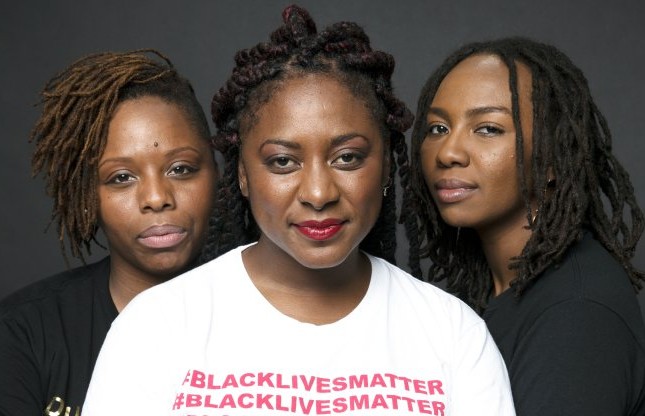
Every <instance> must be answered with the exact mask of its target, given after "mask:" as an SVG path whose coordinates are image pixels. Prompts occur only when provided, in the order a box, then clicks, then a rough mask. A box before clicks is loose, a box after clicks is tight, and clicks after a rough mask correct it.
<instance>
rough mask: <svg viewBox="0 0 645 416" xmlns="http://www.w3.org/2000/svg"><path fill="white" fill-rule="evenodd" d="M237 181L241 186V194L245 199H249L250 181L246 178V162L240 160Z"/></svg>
mask: <svg viewBox="0 0 645 416" xmlns="http://www.w3.org/2000/svg"><path fill="white" fill-rule="evenodd" d="M237 180H238V183H239V185H240V192H241V193H242V195H244V197H245V198H248V197H249V186H248V179H247V176H246V168H245V167H244V162H243V161H242V159H240V161H239V162H237Z"/></svg>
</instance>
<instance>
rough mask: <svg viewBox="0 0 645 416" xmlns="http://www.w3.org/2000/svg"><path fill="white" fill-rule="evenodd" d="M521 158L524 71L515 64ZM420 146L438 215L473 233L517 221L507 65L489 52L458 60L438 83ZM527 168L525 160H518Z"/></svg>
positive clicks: (526, 88)
mask: <svg viewBox="0 0 645 416" xmlns="http://www.w3.org/2000/svg"><path fill="white" fill-rule="evenodd" d="M517 72H518V91H519V110H520V120H521V124H522V129H523V133H524V143H525V147H524V159H525V160H527V161H529V160H530V156H531V134H532V115H533V106H532V102H531V73H530V71H529V69H528V68H527V67H526V66H525V65H524V64H522V63H518V64H517ZM426 121H427V134H426V137H425V139H424V141H423V142H422V144H421V159H422V169H423V174H424V177H425V182H426V184H427V186H428V189H429V191H430V193H431V195H432V198H433V199H434V201H435V203H436V205H437V207H438V209H439V212H440V213H441V216H442V218H443V219H444V221H445V222H446V223H448V224H449V225H452V226H454V227H468V228H474V229H476V230H478V231H479V232H485V231H487V230H488V231H491V230H492V231H494V230H502V231H503V230H504V229H506V228H508V227H518V226H525V225H526V223H527V221H526V207H525V205H524V201H523V199H522V195H521V192H520V182H519V174H518V170H517V162H516V157H517V152H516V142H515V139H516V133H517V132H516V129H515V126H514V124H513V117H512V106H511V92H510V87H509V71H508V68H507V67H506V65H504V63H503V62H502V61H501V60H500V59H499V58H498V57H497V56H494V55H475V56H472V57H469V58H467V59H465V60H463V61H462V62H461V63H459V64H458V65H457V66H455V68H454V69H453V70H452V71H450V72H449V73H448V75H447V76H446V77H445V78H444V80H443V81H442V82H441V84H440V86H439V89H438V90H437V93H436V95H435V97H434V99H433V101H432V104H431V106H430V110H429V112H428V114H427V120H426ZM525 165H526V166H527V172H529V171H528V167H529V165H530V162H527V163H525Z"/></svg>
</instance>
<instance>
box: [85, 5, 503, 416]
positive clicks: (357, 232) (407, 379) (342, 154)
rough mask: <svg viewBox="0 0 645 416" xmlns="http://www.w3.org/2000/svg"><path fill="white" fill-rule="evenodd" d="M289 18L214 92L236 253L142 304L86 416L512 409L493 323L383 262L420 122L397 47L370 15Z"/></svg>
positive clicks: (299, 13) (112, 345) (124, 327)
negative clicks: (367, 23)
mask: <svg viewBox="0 0 645 416" xmlns="http://www.w3.org/2000/svg"><path fill="white" fill-rule="evenodd" d="M283 19H284V25H283V26H281V27H280V28H279V29H277V30H276V31H274V32H273V34H272V35H271V39H270V41H269V42H266V43H260V44H258V45H257V46H256V47H254V48H252V49H248V50H243V51H241V52H239V53H238V54H237V56H236V64H237V65H236V67H235V68H234V70H233V74H232V76H231V78H230V79H229V80H228V82H227V83H226V85H225V86H224V87H223V88H221V89H220V90H219V92H218V93H217V94H216V95H215V97H214V99H213V105H212V112H213V118H214V120H215V123H216V125H217V128H218V133H217V136H216V138H217V140H216V142H217V143H216V144H217V146H219V148H220V149H221V150H222V152H223V154H224V155H225V158H226V166H225V174H224V177H223V179H222V182H221V184H222V186H221V187H220V189H218V192H222V194H220V193H218V198H219V201H218V205H219V206H218V207H217V209H216V214H217V215H216V216H215V219H216V223H215V224H214V227H215V228H214V230H211V234H209V235H210V236H212V237H214V238H213V239H212V241H211V242H210V243H211V245H210V246H209V247H211V248H212V250H213V251H212V253H213V256H217V255H219V254H221V253H224V252H226V251H227V252H226V253H224V254H222V255H221V256H220V257H218V258H216V259H215V260H212V261H210V262H209V263H207V264H205V265H203V266H201V267H199V268H196V269H194V270H192V271H191V272H188V273H186V274H185V275H184V276H180V277H179V278H177V279H174V280H173V281H171V282H168V283H166V284H164V285H160V286H157V287H155V288H152V289H151V290H150V291H147V292H146V293H144V294H142V297H138V298H137V299H136V300H135V301H134V302H133V303H131V304H130V305H129V306H128V309H127V310H126V311H125V313H124V314H122V316H120V317H119V318H118V319H117V321H116V322H115V324H114V325H113V327H112V329H111V330H110V333H109V334H108V337H107V340H106V344H105V345H104V347H103V349H102V351H101V354H100V357H99V360H98V362H97V366H96V369H95V372H94V375H93V377H92V382H91V383H90V388H89V391H88V398H87V401H86V403H85V407H84V411H85V412H86V415H90V416H93V415H104V414H110V413H111V412H113V411H115V410H117V409H118V412H119V413H120V414H128V415H130V414H131V415H135V414H136V415H140V414H186V413H193V414H208V415H213V416H214V415H217V416H222V415H231V416H233V415H264V416H267V415H284V414H298V415H303V414H352V415H359V414H379V415H400V414H402V413H405V414H434V415H443V414H450V415H473V414H479V415H482V414H483V415H496V416H498V415H513V414H514V410H513V403H512V400H511V396H510V387H509V385H508V379H507V375H506V372H505V368H504V365H503V361H502V359H501V357H500V355H499V352H498V351H497V350H496V348H495V345H494V342H493V340H492V338H490V335H489V334H488V333H487V331H486V325H485V323H484V322H483V321H482V320H481V319H480V318H479V317H477V316H476V314H475V313H474V312H473V311H472V310H471V309H470V308H468V307H467V306H466V305H465V304H463V303H462V302H460V301H459V300H458V299H456V298H455V297H453V296H450V295H448V294H447V293H445V292H443V291H442V290H440V289H437V288H434V287H433V286H431V285H430V284H428V283H425V282H421V281H419V280H416V279H414V278H413V277H412V276H410V275H408V274H407V273H405V272H403V271H402V270H400V269H398V268H396V267H395V266H393V265H392V264H391V263H388V262H387V261H385V260H383V259H382V258H385V259H391V260H393V257H394V248H395V237H394V231H395V221H396V214H395V211H394V198H395V195H394V191H393V189H392V186H391V183H392V178H393V175H394V174H395V172H396V171H397V170H398V172H399V174H400V175H399V177H400V179H401V181H402V182H403V183H406V182H407V154H406V146H405V142H404V136H403V132H404V131H405V130H406V129H407V128H408V127H409V126H410V124H411V123H412V115H411V113H410V112H409V111H408V110H407V108H406V107H405V106H404V105H403V103H401V102H400V101H399V100H397V99H396V98H395V97H394V95H393V93H392V87H391V81H390V77H391V74H392V71H393V67H394V62H393V60H392V57H391V56H390V55H388V54H385V53H383V52H380V51H374V50H372V48H371V47H370V44H369V38H368V37H367V36H366V34H365V33H364V32H363V30H362V29H361V28H360V27H359V26H358V25H356V24H355V23H349V22H341V23H337V24H334V25H332V26H330V27H328V28H327V29H326V30H324V31H322V32H320V33H318V32H317V31H316V26H315V24H314V22H313V21H312V19H311V17H310V16H309V15H308V14H307V12H306V11H304V10H302V9H300V8H298V7H296V6H290V7H288V8H286V9H285V11H284V12H283ZM239 244H243V245H242V246H239ZM238 246H239V247H238ZM229 250H230V251H229ZM132 345H136V347H135V348H134V349H133V348H131V346H132Z"/></svg>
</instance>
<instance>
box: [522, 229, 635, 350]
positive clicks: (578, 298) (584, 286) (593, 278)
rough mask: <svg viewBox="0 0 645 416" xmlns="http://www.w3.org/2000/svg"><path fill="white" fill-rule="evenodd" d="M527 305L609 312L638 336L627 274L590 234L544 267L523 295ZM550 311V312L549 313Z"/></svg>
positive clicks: (546, 308) (631, 289)
mask: <svg viewBox="0 0 645 416" xmlns="http://www.w3.org/2000/svg"><path fill="white" fill-rule="evenodd" d="M522 297H526V301H524V300H522V302H526V303H527V304H536V305H537V304H539V305H542V307H541V308H536V309H538V310H539V309H542V311H543V312H547V311H549V310H550V309H552V308H554V309H556V310H557V309H560V308H571V307H574V306H575V305H578V307H579V308H582V309H589V308H592V309H594V310H595V311H597V313H602V314H605V315H613V316H614V318H615V319H617V320H618V321H621V322H623V324H624V325H625V326H626V327H627V328H628V329H629V330H630V331H632V332H634V333H635V334H638V336H639V338H642V337H643V333H644V331H645V330H644V329H643V321H642V316H641V312H640V307H639V305H638V300H637V298H636V293H635V291H634V289H633V288H632V285H631V283H630V281H629V277H628V276H627V273H626V272H625V270H624V269H623V267H622V265H621V264H620V263H619V262H618V261H617V260H616V259H615V258H614V257H613V256H612V255H611V254H610V253H609V252H608V251H607V250H606V249H605V248H604V247H603V246H602V245H601V244H600V242H598V241H597V240H595V239H594V238H593V237H592V236H591V234H590V233H585V236H584V238H583V239H582V240H581V241H580V242H578V243H577V244H575V245H574V246H572V247H571V248H570V249H569V252H568V253H567V255H566V256H565V258H564V259H563V261H562V262H561V264H560V265H558V266H557V267H552V268H551V269H549V270H547V271H546V272H545V273H544V275H543V276H541V277H539V279H538V280H537V281H536V283H535V284H534V285H533V286H532V287H530V288H529V289H528V290H527V291H526V293H525V295H523V296H522ZM553 315H554V314H550V316H553Z"/></svg>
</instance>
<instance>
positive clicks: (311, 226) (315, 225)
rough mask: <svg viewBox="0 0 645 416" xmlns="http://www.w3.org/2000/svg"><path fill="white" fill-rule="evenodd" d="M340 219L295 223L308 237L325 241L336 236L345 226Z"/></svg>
mask: <svg viewBox="0 0 645 416" xmlns="http://www.w3.org/2000/svg"><path fill="white" fill-rule="evenodd" d="M344 224H345V223H344V222H343V221H340V220H335V219H332V220H325V221H305V222H302V223H299V224H295V226H296V229H297V230H298V231H300V233H301V234H302V235H304V236H305V237H307V238H310V239H312V240H316V241H324V240H328V239H330V238H332V237H333V236H335V235H336V234H337V233H338V232H339V231H340V230H341V229H342V228H343V226H344Z"/></svg>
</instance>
